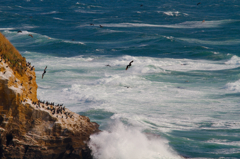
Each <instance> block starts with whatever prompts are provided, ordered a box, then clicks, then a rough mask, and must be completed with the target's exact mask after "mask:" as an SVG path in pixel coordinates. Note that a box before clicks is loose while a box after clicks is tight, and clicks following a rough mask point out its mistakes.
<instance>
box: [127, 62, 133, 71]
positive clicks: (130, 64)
mask: <svg viewBox="0 0 240 159" xmlns="http://www.w3.org/2000/svg"><path fill="white" fill-rule="evenodd" d="M132 63H133V61H131V62H130V63H129V64H128V65H127V67H126V70H127V69H128V68H129V67H130V66H132Z"/></svg>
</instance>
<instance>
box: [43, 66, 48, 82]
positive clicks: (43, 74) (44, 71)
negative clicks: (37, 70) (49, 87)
mask: <svg viewBox="0 0 240 159" xmlns="http://www.w3.org/2000/svg"><path fill="white" fill-rule="evenodd" d="M46 69H47V66H46V67H45V69H44V71H43V74H42V79H43V76H44V74H45V73H46Z"/></svg>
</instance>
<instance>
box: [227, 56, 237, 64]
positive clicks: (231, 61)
mask: <svg viewBox="0 0 240 159" xmlns="http://www.w3.org/2000/svg"><path fill="white" fill-rule="evenodd" d="M225 64H226V65H239V64H240V57H238V56H236V55H233V56H232V57H231V59H230V60H228V61H227V62H225Z"/></svg>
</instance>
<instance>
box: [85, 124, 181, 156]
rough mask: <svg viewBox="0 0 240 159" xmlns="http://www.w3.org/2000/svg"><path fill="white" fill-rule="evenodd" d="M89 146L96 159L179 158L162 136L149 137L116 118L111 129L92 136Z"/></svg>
mask: <svg viewBox="0 0 240 159" xmlns="http://www.w3.org/2000/svg"><path fill="white" fill-rule="evenodd" d="M88 145H89V147H90V148H91V149H92V154H93V156H94V157H95V158H96V159H160V158H161V159H170V158H171V159H178V158H181V157H180V156H178V155H177V154H176V153H175V152H174V151H173V150H171V149H170V147H169V146H168V144H167V141H166V140H164V139H162V138H161V137H156V136H153V137H148V136H147V135H146V134H144V133H142V132H141V131H140V130H139V129H138V128H135V127H131V126H126V125H124V124H123V123H122V122H121V121H119V120H115V121H113V122H112V123H111V124H110V126H109V130H104V131H102V132H100V133H99V134H95V135H92V136H91V137H90V142H89V144H88Z"/></svg>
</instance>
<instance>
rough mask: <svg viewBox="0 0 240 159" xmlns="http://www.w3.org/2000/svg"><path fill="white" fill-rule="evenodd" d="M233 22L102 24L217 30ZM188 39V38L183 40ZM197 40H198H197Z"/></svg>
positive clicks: (107, 25)
mask: <svg viewBox="0 0 240 159" xmlns="http://www.w3.org/2000/svg"><path fill="white" fill-rule="evenodd" d="M230 22H233V20H215V21H205V22H202V20H200V21H186V22H182V23H178V24H171V25H157V24H144V23H118V24H116V23H115V24H114V23H112V24H101V25H103V26H106V27H160V28H161V27H162V28H215V27H219V26H221V25H222V24H226V23H230ZM182 39H186V38H182ZM196 40H197V39H196Z"/></svg>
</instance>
